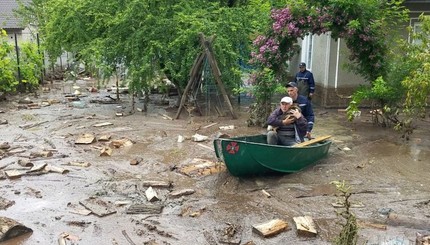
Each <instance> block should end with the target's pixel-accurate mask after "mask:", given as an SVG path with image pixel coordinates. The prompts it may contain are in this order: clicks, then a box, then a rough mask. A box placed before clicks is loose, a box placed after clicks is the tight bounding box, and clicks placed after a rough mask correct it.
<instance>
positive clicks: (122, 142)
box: [109, 138, 133, 148]
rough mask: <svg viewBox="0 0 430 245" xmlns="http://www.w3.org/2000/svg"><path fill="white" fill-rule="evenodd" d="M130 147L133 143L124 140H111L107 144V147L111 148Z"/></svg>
mask: <svg viewBox="0 0 430 245" xmlns="http://www.w3.org/2000/svg"><path fill="white" fill-rule="evenodd" d="M132 145H133V142H132V141H131V140H129V139H126V138H124V139H117V140H112V141H111V142H110V144H109V146H110V147H112V148H120V147H126V146H132Z"/></svg>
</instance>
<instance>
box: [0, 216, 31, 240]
mask: <svg viewBox="0 0 430 245" xmlns="http://www.w3.org/2000/svg"><path fill="white" fill-rule="evenodd" d="M30 232H33V230H32V229H30V228H28V227H26V226H24V225H22V224H21V223H18V222H17V221H15V220H13V219H10V218H7V217H0V242H4V241H7V240H9V239H12V238H14V237H18V236H21V235H24V234H26V233H30Z"/></svg>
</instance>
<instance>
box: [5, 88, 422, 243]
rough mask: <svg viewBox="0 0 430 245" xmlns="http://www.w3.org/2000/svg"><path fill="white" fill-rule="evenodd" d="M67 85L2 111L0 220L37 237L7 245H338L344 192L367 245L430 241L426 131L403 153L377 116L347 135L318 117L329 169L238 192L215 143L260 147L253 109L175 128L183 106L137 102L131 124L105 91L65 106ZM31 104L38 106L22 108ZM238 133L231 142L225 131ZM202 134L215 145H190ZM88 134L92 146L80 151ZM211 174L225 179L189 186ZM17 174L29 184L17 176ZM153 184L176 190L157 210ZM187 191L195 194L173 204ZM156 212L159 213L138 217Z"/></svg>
mask: <svg viewBox="0 0 430 245" xmlns="http://www.w3.org/2000/svg"><path fill="white" fill-rule="evenodd" d="M71 85H72V83H71V82H68V83H66V82H55V83H54V84H51V85H49V86H48V87H50V91H45V92H42V90H41V91H40V92H39V96H38V97H34V96H33V95H21V96H16V97H10V98H9V100H8V101H6V102H1V103H0V111H1V112H2V113H0V119H1V120H7V124H1V125H0V144H1V143H5V142H7V143H8V144H9V145H10V149H9V150H8V151H7V152H6V151H4V150H3V154H0V187H1V188H0V204H1V203H3V204H4V203H9V205H0V216H3V217H7V218H10V219H13V220H15V221H17V222H19V223H21V224H23V225H25V226H26V227H28V228H31V229H32V230H33V232H32V233H31V234H27V235H25V236H22V237H19V238H17V239H14V240H10V241H6V242H3V243H1V242H0V244H2V245H6V244H7V245H11V244H23V245H34V244H41V245H47V244H84V245H86V244H103V245H107V244H112V245H115V244H120V245H122V244H124V245H127V244H153V245H155V244H160V245H161V244H163V245H166V244H172V245H176V244H179V245H181V244H184V245H190V244H202V245H203V244H209V245H214V244H248V245H250V244H332V240H333V239H334V237H335V236H336V235H337V234H339V231H340V226H339V224H338V223H339V222H341V221H343V220H342V219H340V218H339V217H338V216H337V214H336V212H337V211H341V210H342V209H341V208H339V205H338V204H337V203H336V202H337V200H338V197H337V196H336V193H337V192H336V189H335V188H334V185H333V184H330V183H331V182H332V181H343V180H344V181H346V183H348V185H350V186H351V192H352V193H353V194H352V196H351V198H350V201H351V204H352V207H351V211H352V212H353V213H354V214H355V215H356V217H357V220H358V224H359V231H358V232H359V243H358V244H401V245H403V244H415V240H416V237H417V233H425V232H430V188H429V186H430V177H429V176H430V174H429V173H430V172H429V171H430V170H429V169H430V130H429V129H428V128H429V127H428V126H429V122H430V120H429V118H428V117H427V118H424V119H422V120H419V122H418V126H419V127H418V128H417V129H416V130H415V131H414V133H413V134H412V135H411V136H410V138H409V140H405V139H404V138H402V137H401V135H400V134H399V133H397V132H395V131H393V130H391V129H387V128H380V127H375V126H374V125H373V124H372V122H371V115H370V113H369V111H368V109H363V111H362V113H361V116H360V117H357V118H356V119H354V121H353V122H349V121H347V120H346V116H345V113H344V112H342V111H339V110H337V109H324V108H318V107H316V108H315V114H316V124H315V127H314V132H313V136H314V137H317V136H322V135H332V138H331V140H332V142H333V144H332V145H331V148H330V151H329V154H328V156H327V158H325V159H323V160H321V161H319V162H318V163H317V164H315V165H313V166H311V167H308V168H306V169H304V170H303V171H300V172H298V173H294V174H282V175H281V174H279V175H270V176H259V177H247V178H239V177H234V176H232V175H230V174H229V172H228V170H226V169H225V167H224V166H223V165H222V163H217V158H216V156H215V152H214V150H213V145H212V141H213V139H214V138H215V137H216V136H217V134H219V133H225V134H229V135H231V136H243V135H251V134H258V133H265V129H264V128H260V127H248V126H247V124H246V119H247V115H248V114H247V106H246V105H243V104H242V105H241V106H238V105H236V104H234V107H235V109H236V112H237V114H238V115H239V119H236V120H233V119H231V118H230V117H229V116H228V115H227V116H224V117H220V116H218V115H217V114H216V113H214V115H213V116H192V117H191V116H189V115H188V113H187V111H185V110H184V112H183V113H182V114H181V117H180V118H179V119H178V120H170V118H174V117H175V114H176V112H177V108H175V107H174V104H175V100H176V97H171V98H168V99H167V101H168V102H163V101H161V99H160V96H158V97H155V96H154V97H152V99H153V100H152V101H151V103H150V104H149V105H148V110H147V111H146V112H143V111H141V108H143V106H142V103H143V102H142V101H140V100H138V99H136V103H135V108H134V110H133V107H132V100H131V97H130V95H128V94H122V95H121V96H120V98H121V101H120V102H119V103H107V102H106V101H109V100H112V99H110V98H108V97H106V96H109V95H110V96H111V97H112V98H116V95H115V94H112V93H110V92H107V91H106V89H100V91H99V92H92V93H90V92H88V91H87V90H86V88H87V87H88V86H90V85H91V83H88V82H86V81H82V80H79V81H78V82H77V84H75V85H78V86H79V87H80V89H79V90H80V91H81V93H82V95H85V96H81V97H80V101H78V102H76V101H70V100H69V99H67V97H66V95H67V94H68V93H74V89H72V88H71ZM26 97H28V98H27V99H28V100H31V102H32V104H37V105H40V106H35V107H29V106H28V105H27V106H23V105H25V104H23V103H18V101H19V100H23V99H25V98H26ZM101 101H105V102H106V103H97V102H101ZM43 102H45V103H43ZM46 102H48V103H46ZM31 108H34V109H31ZM1 120H0V121H1ZM211 124H212V126H210V125H211ZM229 125H234V129H230V130H220V129H219V127H220V126H229ZM196 133H197V134H200V135H204V136H208V140H206V141H203V142H194V141H192V140H191V138H192V136H193V135H195V134H196ZM84 134H90V135H93V136H94V138H95V140H94V141H91V142H87V143H85V144H76V141H77V140H78V139H80V137H82V136H83V135H84ZM181 137H183V138H184V141H183V142H178V138H181ZM103 138H104V139H106V141H102V140H101V139H103ZM113 142H116V144H113ZM108 147H109V149H111V150H112V151H111V152H109V151H107V149H108ZM41 152H42V153H43V152H50V153H51V154H49V155H37V153H41ZM102 152H104V153H102ZM23 159H27V160H29V161H30V162H31V164H32V166H33V168H34V167H38V166H42V165H44V164H46V165H44V166H50V167H51V169H55V171H29V170H30V169H31V167H28V166H27V167H25V166H22V165H20V164H18V162H19V161H21V162H22V161H23ZM76 163H79V164H80V165H79V164H76ZM202 163H207V164H210V163H212V164H214V165H215V166H216V167H215V168H213V169H212V170H211V171H210V172H209V173H208V172H194V173H188V174H187V173H185V172H184V168H185V167H186V166H196V165H199V164H202ZM45 170H46V168H45ZM17 172H18V173H23V174H22V175H19V174H18V176H15V177H12V176H11V175H12V174H13V173H17ZM6 173H9V175H8V174H6ZM151 181H152V182H158V183H169V185H168V186H152V190H153V191H155V193H156V195H157V199H158V200H152V201H151V202H150V201H148V198H147V194H148V189H149V186H150V185H148V184H145V183H148V182H151ZM181 190H189V193H186V194H184V195H178V196H174V195H172V193H174V192H176V191H181ZM263 190H264V191H265V192H266V193H269V194H270V197H268V196H267V195H266V194H265V192H264V191H263ZM139 205H140V206H139ZM148 205H150V206H151V207H156V208H155V209H156V210H149V212H143V211H142V209H143V207H148ZM95 206H96V207H98V208H95ZM132 207H133V208H132ZM139 207H140V209H139ZM92 208H93V210H92V212H89V211H91V209H92ZM132 211H133V212H132ZM146 211H148V210H146ZM390 214H395V215H396V216H395V217H396V218H389V216H390ZM297 216H310V217H312V219H313V220H314V222H315V224H316V227H317V231H318V234H317V236H316V237H310V238H307V237H302V236H299V235H298V234H297V233H296V227H295V223H294V221H293V217H297ZM274 219H281V220H284V221H286V222H287V223H288V229H286V230H285V231H282V232H280V233H279V234H277V235H275V236H272V237H263V236H261V235H260V234H258V233H256V232H254V231H253V226H256V225H259V224H263V223H266V222H269V221H271V220H274Z"/></svg>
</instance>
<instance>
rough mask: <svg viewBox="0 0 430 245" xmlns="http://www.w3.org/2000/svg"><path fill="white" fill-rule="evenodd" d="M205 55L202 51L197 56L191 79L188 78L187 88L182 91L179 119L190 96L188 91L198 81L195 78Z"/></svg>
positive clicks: (177, 115)
mask: <svg viewBox="0 0 430 245" xmlns="http://www.w3.org/2000/svg"><path fill="white" fill-rule="evenodd" d="M204 56H205V54H204V53H203V52H202V53H200V54H199V56H197V58H196V59H195V61H194V65H193V67H192V68H191V72H190V80H188V83H187V86H186V87H185V90H184V92H183V93H182V98H181V103H180V105H179V108H178V112H177V113H176V116H175V119H178V118H179V116H180V115H181V111H182V109H183V107H184V105H185V102H186V101H187V98H188V91H189V90H190V88H191V87H192V86H193V84H194V83H195V82H196V81H195V80H196V79H195V78H196V76H197V74H198V72H199V70H200V68H201V67H202V65H203V58H204Z"/></svg>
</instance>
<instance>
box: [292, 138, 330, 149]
mask: <svg viewBox="0 0 430 245" xmlns="http://www.w3.org/2000/svg"><path fill="white" fill-rule="evenodd" d="M330 137H331V135H326V136H321V137H317V138H315V139H311V140H308V141H305V142H302V143H299V144H295V145H293V147H304V146H308V145H312V144H315V143H318V142H320V141H323V140H326V139H328V138H330Z"/></svg>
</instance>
